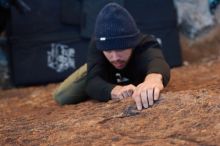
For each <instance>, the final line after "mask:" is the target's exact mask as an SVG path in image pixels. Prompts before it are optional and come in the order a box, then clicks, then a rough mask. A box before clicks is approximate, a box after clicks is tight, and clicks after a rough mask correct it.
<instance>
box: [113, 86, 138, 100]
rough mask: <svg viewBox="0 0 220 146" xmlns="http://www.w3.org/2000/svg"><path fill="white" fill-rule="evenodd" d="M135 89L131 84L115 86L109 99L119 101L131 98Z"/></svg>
mask: <svg viewBox="0 0 220 146" xmlns="http://www.w3.org/2000/svg"><path fill="white" fill-rule="evenodd" d="M135 88H136V87H135V86H134V85H132V84H129V85H126V86H119V85H117V86H115V87H114V88H113V89H112V91H111V98H112V99H120V100H121V99H123V98H127V97H131V96H132V94H133V92H134V90H135Z"/></svg>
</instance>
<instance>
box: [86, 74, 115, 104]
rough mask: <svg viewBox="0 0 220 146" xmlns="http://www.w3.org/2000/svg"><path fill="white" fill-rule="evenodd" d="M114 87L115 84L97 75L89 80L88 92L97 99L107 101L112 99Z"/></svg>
mask: <svg viewBox="0 0 220 146" xmlns="http://www.w3.org/2000/svg"><path fill="white" fill-rule="evenodd" d="M114 87H115V85H114V84H110V83H108V82H106V81H104V80H102V79H101V78H100V77H95V78H93V79H91V80H89V81H87V87H86V93H87V94H88V96H90V97H91V98H93V99H95V100H98V101H103V102H105V101H108V100H110V99H111V91H112V89H113V88H114Z"/></svg>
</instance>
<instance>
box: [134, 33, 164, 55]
mask: <svg viewBox="0 0 220 146" xmlns="http://www.w3.org/2000/svg"><path fill="white" fill-rule="evenodd" d="M148 48H161V45H160V43H159V41H158V40H157V38H156V37H155V36H154V35H148V34H142V37H141V40H140V42H139V44H138V45H137V47H136V48H135V50H136V51H137V52H139V51H141V52H142V51H143V50H146V49H148Z"/></svg>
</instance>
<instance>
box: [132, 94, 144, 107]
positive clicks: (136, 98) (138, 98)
mask: <svg viewBox="0 0 220 146" xmlns="http://www.w3.org/2000/svg"><path fill="white" fill-rule="evenodd" d="M133 99H134V101H135V103H136V106H137V109H138V110H142V103H141V98H140V96H136V97H134V98H133Z"/></svg>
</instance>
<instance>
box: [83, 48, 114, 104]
mask: <svg viewBox="0 0 220 146" xmlns="http://www.w3.org/2000/svg"><path fill="white" fill-rule="evenodd" d="M87 58H88V60H87V63H88V66H87V67H88V72H87V86H86V93H87V94H88V96H90V97H91V98H93V99H96V100H98V101H108V100H110V99H111V90H112V89H113V88H114V86H115V85H114V84H110V83H109V82H107V81H106V80H104V78H105V76H106V69H105V68H106V65H105V62H106V59H105V58H104V55H103V54H102V52H100V51H98V50H97V49H96V48H95V47H94V44H93V45H92V46H91V47H90V48H89V51H88V57H87Z"/></svg>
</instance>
